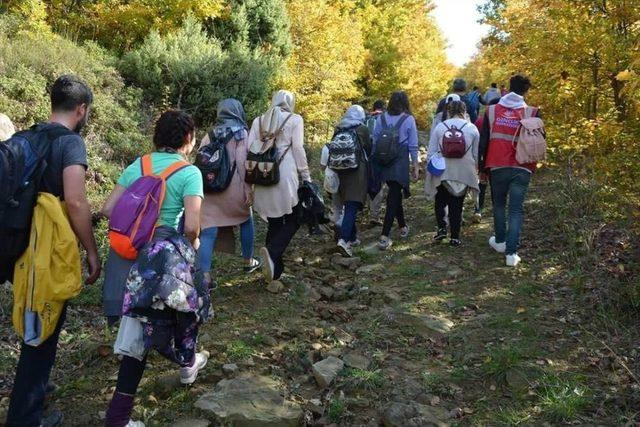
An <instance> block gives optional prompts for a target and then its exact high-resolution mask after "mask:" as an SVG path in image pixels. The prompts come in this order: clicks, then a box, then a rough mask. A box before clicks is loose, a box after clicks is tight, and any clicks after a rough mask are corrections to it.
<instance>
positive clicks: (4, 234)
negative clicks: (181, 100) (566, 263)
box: [0, 75, 542, 427]
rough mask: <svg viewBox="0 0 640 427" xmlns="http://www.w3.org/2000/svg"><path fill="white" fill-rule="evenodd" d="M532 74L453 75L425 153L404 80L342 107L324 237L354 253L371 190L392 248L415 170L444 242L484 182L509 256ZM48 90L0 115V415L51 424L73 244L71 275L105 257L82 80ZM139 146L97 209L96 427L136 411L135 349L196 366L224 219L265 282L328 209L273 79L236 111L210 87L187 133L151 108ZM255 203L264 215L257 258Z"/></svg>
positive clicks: (528, 165) (174, 115) (184, 124)
mask: <svg viewBox="0 0 640 427" xmlns="http://www.w3.org/2000/svg"><path fill="white" fill-rule="evenodd" d="M529 88H530V82H529V80H528V79H527V78H526V77H524V76H521V75H515V76H513V77H512V78H511V81H510V91H509V93H506V94H504V96H500V94H499V93H497V87H496V85H492V89H490V90H489V91H488V92H487V94H485V95H484V96H480V95H479V92H478V91H477V90H474V91H471V92H469V93H466V83H465V82H464V81H463V80H461V79H458V80H456V81H455V82H454V85H453V93H451V94H449V95H447V96H446V97H445V98H444V99H443V100H442V101H441V102H440V103H439V105H438V109H437V111H436V116H435V118H434V122H433V126H432V129H431V133H430V141H429V144H428V148H427V158H426V161H425V162H424V164H422V165H421V159H420V150H419V141H418V129H417V125H416V120H415V118H414V116H413V115H412V112H411V108H410V103H409V98H408V96H407V94H406V93H404V92H402V91H398V92H394V93H393V94H391V96H390V98H389V101H388V104H387V103H385V102H384V101H376V103H375V104H374V106H373V109H372V111H371V112H370V113H369V114H367V113H366V112H365V110H364V108H363V107H362V106H359V105H352V106H351V107H349V108H348V109H347V110H346V112H345V114H344V116H343V118H342V119H341V120H340V122H339V123H338V124H337V125H336V128H335V131H334V134H333V137H332V138H331V141H330V142H328V143H327V144H326V146H325V147H323V150H322V155H321V165H322V167H323V168H324V176H325V179H324V182H323V185H322V187H323V188H324V190H325V191H326V192H327V193H328V196H329V197H330V199H331V215H330V220H331V222H333V223H334V225H335V226H336V232H337V236H336V243H337V248H338V250H339V251H340V252H341V253H342V254H343V255H344V256H352V255H353V248H354V247H356V246H358V245H360V244H361V241H360V239H359V237H358V227H357V223H358V216H359V214H360V213H361V212H362V211H363V210H364V209H365V207H366V206H367V205H369V210H370V218H371V219H372V222H374V223H379V216H380V213H381V206H382V204H383V203H384V200H385V198H386V211H385V215H384V220H383V221H382V223H381V224H379V225H381V226H382V230H381V232H380V238H379V240H378V242H377V246H378V248H379V249H380V250H387V249H389V248H390V247H391V246H392V244H393V242H392V239H391V235H392V233H391V231H392V228H393V226H394V223H395V222H396V221H397V225H398V230H399V237H400V238H401V239H407V238H408V237H409V234H410V230H409V225H408V222H407V218H405V212H404V207H403V200H404V199H405V198H407V197H409V195H410V184H411V181H414V182H416V181H418V180H419V178H420V176H421V170H423V169H424V171H425V172H426V179H425V192H426V194H427V196H428V197H430V198H431V199H433V200H435V217H436V222H437V231H436V233H435V235H434V240H435V241H442V240H445V239H446V238H447V236H448V235H450V239H449V242H450V244H451V245H452V246H456V247H457V246H460V245H461V243H462V241H461V238H460V233H461V225H462V213H463V205H464V201H465V197H466V196H467V195H468V194H472V195H474V197H476V196H478V197H476V200H477V203H476V212H475V213H474V214H475V215H476V216H475V217H476V218H477V215H479V214H480V211H481V208H482V204H483V199H484V196H483V194H484V191H486V188H487V183H490V185H491V195H492V201H493V214H494V230H495V235H494V236H492V237H491V238H490V239H489V245H490V246H491V247H492V248H493V249H494V250H495V251H497V252H499V253H501V254H504V255H505V256H506V265H508V266H516V265H517V264H518V262H519V261H520V257H519V256H518V254H517V252H518V245H519V240H520V230H521V226H522V222H523V203H524V199H525V195H526V191H527V187H528V185H529V181H530V179H531V174H532V172H533V171H534V170H535V168H536V164H535V162H532V161H523V159H522V156H521V155H520V150H519V149H518V145H523V144H522V143H520V144H518V139H519V137H520V136H521V135H524V131H525V130H529V129H533V128H531V126H528V125H526V123H525V121H526V119H529V118H532V117H537V116H538V110H537V109H535V108H531V107H528V106H527V104H526V103H525V100H524V97H525V95H526V94H527V91H528V90H529ZM50 94H51V116H50V120H49V121H48V122H46V123H39V124H36V125H34V126H33V127H32V128H30V129H28V130H24V131H21V132H17V133H15V134H14V132H15V129H13V125H11V122H10V121H9V120H8V118H7V117H6V116H3V115H0V132H1V133H0V141H5V142H3V143H0V160H1V161H0V164H1V165H2V169H0V188H1V189H2V190H0V239H2V243H1V244H0V282H4V281H5V280H9V281H12V282H13V283H12V285H13V291H14V309H13V322H14V326H15V328H16V331H17V333H18V335H19V336H20V338H21V339H22V346H21V351H20V358H19V361H18V366H17V370H16V375H15V380H14V385H13V390H12V394H11V398H10V405H9V411H8V418H7V426H27V427H31V426H34V427H35V426H41V425H42V426H54V425H59V424H60V423H61V421H62V414H61V413H60V412H57V411H54V412H52V413H51V414H50V415H48V416H46V417H45V416H44V413H43V411H44V401H45V397H46V395H47V394H48V393H49V392H50V391H51V384H50V382H49V376H50V373H51V369H52V367H53V364H54V361H55V357H56V349H57V344H58V339H59V336H60V332H61V330H62V328H63V325H64V322H65V316H66V310H67V301H68V300H69V299H71V298H72V297H73V296H75V295H77V294H78V293H79V291H80V277H81V269H80V259H81V258H80V255H79V250H78V245H77V242H78V241H79V243H80V245H81V246H82V247H83V248H84V250H85V251H86V256H85V260H86V264H87V275H88V277H87V278H86V279H85V283H87V284H92V283H94V282H96V281H97V280H98V278H99V277H100V275H101V269H102V264H101V261H100V257H99V255H98V247H97V244H96V239H95V237H94V232H93V226H92V224H93V223H92V212H91V207H90V205H89V202H88V200H87V195H86V183H85V180H86V170H87V168H88V167H89V164H88V160H87V152H86V146H85V142H84V140H83V139H82V137H81V136H80V131H81V130H82V129H83V128H84V127H85V125H86V124H87V122H88V119H89V115H90V111H91V106H92V104H93V94H92V92H91V89H90V88H89V87H88V86H87V85H86V84H85V83H84V82H83V81H82V80H81V79H79V78H77V77H75V76H71V75H65V76H61V77H60V78H58V79H57V80H56V82H55V83H54V84H53V86H52V87H51V90H50ZM476 95H479V96H476ZM476 101H477V102H478V104H487V108H486V112H485V113H484V115H483V116H482V117H480V118H477V117H476V119H475V120H472V119H473V118H474V112H475V116H478V113H479V108H480V107H478V110H477V111H476V110H474V108H476ZM474 121H475V123H474ZM540 130H542V128H541V126H540V123H538V128H537V131H540ZM529 139H531V136H529ZM534 139H535V138H534ZM523 140H524V137H523ZM538 142H539V141H538ZM153 145H154V149H153V152H151V153H140V157H139V158H137V159H136V160H135V161H133V163H131V164H130V165H129V166H128V167H126V168H125V169H124V171H123V172H122V174H121V175H120V177H119V179H118V180H117V183H116V185H115V187H114V188H113V189H112V191H111V194H110V195H109V197H108V198H107V200H106V202H105V204H104V206H103V207H102V209H101V210H100V214H101V215H102V216H103V217H105V218H106V219H108V221H109V243H110V249H109V254H108V258H107V260H106V263H105V271H104V284H103V306H104V314H105V316H106V318H107V319H108V322H109V324H111V325H115V324H118V323H119V328H118V335H117V338H116V342H115V344H114V351H115V353H116V354H118V355H119V357H120V370H119V373H118V378H117V383H116V388H115V391H114V394H113V397H112V399H111V401H110V403H109V406H108V409H107V411H106V416H105V425H106V426H108V427H124V426H128V427H138V426H143V425H144V424H143V423H142V422H140V421H132V420H131V414H132V410H133V406H134V397H135V394H136V391H137V388H138V385H139V383H140V381H141V379H142V376H143V374H144V370H145V366H146V360H147V355H148V353H149V351H150V350H156V351H158V352H159V353H160V354H162V355H163V356H164V357H166V358H167V359H169V360H171V361H173V362H175V363H176V364H177V365H178V366H179V370H180V380H181V382H182V383H183V384H191V383H193V382H194V381H195V380H196V377H197V375H198V372H199V371H200V370H201V369H202V368H203V367H204V366H205V365H206V363H207V358H208V353H207V352H205V351H200V352H199V351H198V349H197V337H198V329H199V327H200V325H201V324H202V323H203V322H204V321H205V320H207V319H208V318H210V317H211V315H212V311H211V307H210V306H211V301H210V296H209V294H210V290H211V289H212V288H213V287H214V286H215V284H214V281H215V277H214V274H212V273H211V272H212V271H213V270H214V268H213V264H214V260H213V256H214V250H215V247H216V240H217V238H218V235H219V231H220V230H221V229H222V228H225V227H238V228H239V230H240V242H241V253H242V258H243V260H244V265H243V270H244V272H245V273H246V274H250V273H253V272H254V271H256V270H260V269H261V270H262V273H263V275H264V277H265V279H266V280H267V281H268V282H270V281H274V280H278V279H279V278H280V277H281V276H282V274H283V272H284V269H285V264H284V253H285V251H286V249H287V247H288V245H289V243H290V242H291V240H292V238H293V237H294V235H295V234H296V232H297V231H298V229H299V228H300V227H301V226H302V225H303V224H305V223H307V224H308V225H309V227H310V230H314V229H316V227H317V226H318V224H319V223H323V222H327V221H329V219H328V218H326V217H325V206H324V197H323V194H322V191H321V189H320V188H319V186H318V185H316V184H314V183H313V182H312V179H311V174H310V170H309V165H308V162H307V156H306V153H305V148H304V122H303V119H302V117H301V116H300V115H298V114H296V113H295V96H294V95H293V94H292V93H291V92H288V91H285V90H280V91H277V92H276V93H275V94H274V95H273V98H272V100H271V106H270V108H269V109H268V110H267V111H266V112H265V113H264V114H262V115H260V116H259V117H257V118H255V119H254V120H253V122H252V123H251V125H250V126H249V124H248V122H247V120H246V116H245V112H244V108H243V106H242V104H241V103H240V102H239V101H238V100H236V99H225V100H222V101H220V102H219V104H218V109H217V117H216V121H215V125H214V126H213V128H212V129H210V130H209V132H208V133H207V135H206V136H205V137H204V138H203V139H202V141H201V142H200V143H199V144H198V143H197V142H196V124H195V122H194V120H193V118H192V117H191V116H190V115H189V114H188V113H186V112H184V111H180V110H168V111H165V112H164V113H162V114H161V115H160V117H159V118H158V120H157V121H156V123H155V130H154V134H153ZM192 154H195V162H194V164H192V163H191V162H190V160H189V159H190V158H191V157H192ZM529 160H531V159H529ZM507 199H508V200H509V208H508V212H507ZM253 212H256V213H257V214H258V215H259V216H260V218H261V219H262V220H264V221H265V222H266V223H267V224H268V225H267V234H266V240H265V244H264V246H263V247H262V248H261V249H260V251H259V254H258V255H256V254H255V253H254V240H255V232H254V219H253ZM17 218H22V220H20V221H18V220H16V219H17ZM25 218H26V219H27V220H26V221H25V220H24V219H25ZM76 239H77V240H76ZM6 242H11V244H8V243H6Z"/></svg>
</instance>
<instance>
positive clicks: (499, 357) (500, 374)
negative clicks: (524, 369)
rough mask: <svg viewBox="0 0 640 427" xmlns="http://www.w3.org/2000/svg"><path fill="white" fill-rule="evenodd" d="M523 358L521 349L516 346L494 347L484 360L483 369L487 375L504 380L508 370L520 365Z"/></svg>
mask: <svg viewBox="0 0 640 427" xmlns="http://www.w3.org/2000/svg"><path fill="white" fill-rule="evenodd" d="M522 360H523V355H522V353H521V351H520V350H519V349H517V348H515V347H512V346H503V347H499V348H493V349H491V350H490V351H489V356H488V357H487V358H486V360H485V361H484V365H483V370H484V372H485V374H486V375H487V376H490V377H493V378H494V379H495V380H496V381H498V382H504V381H505V378H506V375H507V372H508V371H509V370H511V369H514V368H518V367H520V366H521V364H522Z"/></svg>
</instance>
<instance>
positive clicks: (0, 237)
mask: <svg viewBox="0 0 640 427" xmlns="http://www.w3.org/2000/svg"><path fill="white" fill-rule="evenodd" d="M92 102H93V94H92V92H91V90H90V89H89V87H88V86H87V85H86V84H85V83H84V82H83V81H81V80H80V79H78V78H77V77H74V76H68V75H67V76H62V77H60V78H58V79H57V80H56V81H55V83H54V84H53V86H52V87H51V118H50V120H49V122H48V123H41V124H37V125H34V126H33V127H31V128H30V129H28V130H26V131H24V132H19V133H17V134H15V135H14V136H13V137H11V138H10V139H9V140H8V141H6V142H5V143H3V144H0V145H1V146H2V148H0V165H1V166H2V168H0V276H1V277H0V278H9V279H11V278H13V293H14V307H13V324H14V327H15V328H16V332H17V333H18V335H19V336H20V338H21V339H22V346H21V350H20V359H19V361H18V367H17V369H16V376H15V381H14V385H13V390H12V393H11V400H10V403H9V412H8V415H7V421H6V425H7V426H9V427H15V426H21V427H37V426H47V427H48V426H57V425H60V423H61V422H62V418H63V417H62V414H61V413H60V412H54V413H52V414H51V415H50V416H48V417H46V418H44V417H43V409H44V399H45V391H46V387H47V383H48V381H49V375H50V374H51V369H52V368H53V364H54V362H55V357H56V350H57V346H58V338H59V335H60V331H61V329H62V326H63V324H64V320H65V316H66V302H67V301H68V300H69V299H71V298H73V297H74V296H76V295H77V294H78V293H79V292H80V288H81V286H82V284H81V267H80V253H79V249H78V241H80V244H81V245H82V246H83V247H84V249H85V250H86V252H87V264H88V271H89V277H88V278H87V279H86V280H85V283H87V284H92V283H94V282H95V281H96V280H97V279H98V277H99V276H100V270H101V263H100V259H99V257H98V251H97V247H96V242H95V238H94V235H93V230H92V226H91V210H90V207H89V203H88V201H87V196H86V188H85V174H86V168H87V152H86V146H85V143H84V141H83V139H82V137H81V136H80V135H79V134H78V132H80V130H81V129H82V128H83V127H84V126H85V125H86V123H87V119H88V116H89V109H90V107H91V104H92Z"/></svg>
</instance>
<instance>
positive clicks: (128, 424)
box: [124, 420, 144, 427]
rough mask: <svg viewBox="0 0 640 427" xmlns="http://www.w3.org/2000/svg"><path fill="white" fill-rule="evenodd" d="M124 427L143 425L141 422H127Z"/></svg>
mask: <svg viewBox="0 0 640 427" xmlns="http://www.w3.org/2000/svg"><path fill="white" fill-rule="evenodd" d="M124 427H144V423H143V422H142V421H133V420H129V422H128V423H127V425H126V426H124Z"/></svg>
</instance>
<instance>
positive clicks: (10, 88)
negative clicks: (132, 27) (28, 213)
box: [0, 16, 147, 200]
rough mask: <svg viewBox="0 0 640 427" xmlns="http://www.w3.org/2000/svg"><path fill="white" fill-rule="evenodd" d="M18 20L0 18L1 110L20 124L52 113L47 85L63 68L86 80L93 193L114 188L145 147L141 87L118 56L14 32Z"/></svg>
mask: <svg viewBox="0 0 640 427" xmlns="http://www.w3.org/2000/svg"><path fill="white" fill-rule="evenodd" d="M16 22H17V21H15V20H13V19H12V18H11V17H6V16H5V17H2V18H0V29H2V30H3V31H0V46H2V49H0V111H1V112H3V113H5V114H7V115H8V116H9V117H10V118H11V119H12V120H13V121H14V122H15V123H16V126H17V127H18V128H26V127H28V126H31V125H32V124H33V123H35V122H38V121H46V120H47V119H48V117H49V108H50V107H49V96H48V87H49V86H50V85H51V84H52V83H53V81H54V80H55V79H56V78H57V77H58V76H60V75H61V74H65V73H72V74H76V75H78V76H80V77H81V78H82V79H84V80H85V81H86V82H87V83H88V84H89V86H90V87H91V88H92V90H93V92H94V95H95V103H94V106H93V108H92V110H91V118H90V122H89V126H88V128H87V130H86V133H85V135H86V142H87V149H88V154H89V163H90V166H91V169H92V172H93V174H92V176H93V177H94V178H95V180H94V181H93V182H90V186H89V188H90V196H91V197H92V198H93V199H94V200H95V199H96V198H97V199H101V198H102V196H103V194H104V193H105V192H107V191H110V189H111V187H112V186H111V185H107V184H111V182H110V181H112V180H113V179H114V178H115V176H116V175H117V173H118V172H119V170H120V168H119V166H120V165H122V164H124V163H126V162H129V161H131V160H132V159H133V158H134V157H135V156H137V155H139V154H140V153H141V152H143V151H145V150H146V149H147V139H146V138H145V136H144V134H143V132H142V125H141V123H142V122H143V113H142V108H141V102H140V101H141V92H140V90H138V89H133V88H127V87H125V85H124V81H123V79H122V78H121V76H120V74H119V73H118V71H117V69H116V68H115V67H114V64H115V59H114V58H113V57H112V56H110V55H109V54H108V53H107V52H106V51H105V50H103V49H102V48H100V47H98V46H97V45H95V44H93V43H87V44H86V45H84V46H78V45H76V44H74V43H73V42H71V41H69V40H67V39H64V38H63V37H60V36H56V35H47V36H38V35H34V34H29V33H24V32H21V33H20V32H19V33H16V32H14V31H12V28H14V25H16Z"/></svg>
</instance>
